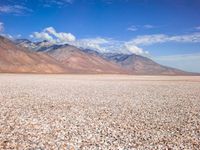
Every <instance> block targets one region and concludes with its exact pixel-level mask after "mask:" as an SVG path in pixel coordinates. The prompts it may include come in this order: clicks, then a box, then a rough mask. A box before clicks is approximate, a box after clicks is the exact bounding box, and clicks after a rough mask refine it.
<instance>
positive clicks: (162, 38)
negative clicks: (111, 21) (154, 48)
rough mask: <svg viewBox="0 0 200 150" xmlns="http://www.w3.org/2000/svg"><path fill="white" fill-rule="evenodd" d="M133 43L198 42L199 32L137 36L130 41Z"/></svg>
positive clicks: (199, 39)
mask: <svg viewBox="0 0 200 150" xmlns="http://www.w3.org/2000/svg"><path fill="white" fill-rule="evenodd" d="M130 42H131V43H132V44H135V45H151V44H156V43H165V42H184V43H197V42H200V33H199V32H198V33H192V34H186V35H176V36H169V35H165V34H153V35H143V36H137V37H136V38H134V39H132V40H131V41H130Z"/></svg>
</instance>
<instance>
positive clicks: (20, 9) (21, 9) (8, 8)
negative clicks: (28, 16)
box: [0, 5, 32, 15]
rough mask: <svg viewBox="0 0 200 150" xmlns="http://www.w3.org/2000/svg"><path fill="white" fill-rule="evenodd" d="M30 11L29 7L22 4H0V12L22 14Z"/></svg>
mask: <svg viewBox="0 0 200 150" xmlns="http://www.w3.org/2000/svg"><path fill="white" fill-rule="evenodd" d="M30 12H32V10H31V9H29V8H27V7H25V6H22V5H2V6H0V13H7V14H15V15H23V14H25V13H30Z"/></svg>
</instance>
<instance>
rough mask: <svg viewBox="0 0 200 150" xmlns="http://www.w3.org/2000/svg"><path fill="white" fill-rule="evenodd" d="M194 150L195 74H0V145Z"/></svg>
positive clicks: (198, 101) (199, 80)
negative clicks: (171, 75)
mask: <svg viewBox="0 0 200 150" xmlns="http://www.w3.org/2000/svg"><path fill="white" fill-rule="evenodd" d="M170 148H171V149H200V77H179V76H176V77H169V76H125V75H124V76H123V75H121V76H120V75H31V74H29V75H25V74H24V75H23V74H18V75H15V74H0V149H19V150H22V149H29V150H36V149H37V150H46V149H47V150H51V149H52V150H55V149H57V150H62V149H63V150H64V149H65V150H66V149H70V150H71V149H75V150H79V149H81V150H82V149H85V150H89V149H92V150H93V149H94V150H98V149H102V150H106V149H111V150H116V149H120V150H129V149H170Z"/></svg>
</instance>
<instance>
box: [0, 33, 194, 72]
mask: <svg viewBox="0 0 200 150" xmlns="http://www.w3.org/2000/svg"><path fill="white" fill-rule="evenodd" d="M0 72H6V73H72V74H75V73H76V74H136V75H196V74H195V73H189V72H185V71H182V70H179V69H175V68H170V67H166V66H163V65H160V64H158V63H156V62H154V61H153V60H151V59H149V58H147V57H144V56H140V55H136V54H122V53H100V52H97V51H95V50H91V49H83V48H78V47H75V46H72V45H69V44H59V45H58V44H52V43H49V42H48V41H41V42H32V41H30V40H27V39H18V40H15V41H11V40H9V39H7V38H5V37H3V36H0Z"/></svg>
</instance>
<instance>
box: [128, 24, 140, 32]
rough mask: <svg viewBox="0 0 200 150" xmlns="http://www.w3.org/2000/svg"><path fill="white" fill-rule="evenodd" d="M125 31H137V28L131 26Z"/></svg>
mask: <svg viewBox="0 0 200 150" xmlns="http://www.w3.org/2000/svg"><path fill="white" fill-rule="evenodd" d="M127 30H128V31H137V30H138V28H137V27H136V26H134V25H132V26H130V27H128V28H127Z"/></svg>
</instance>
